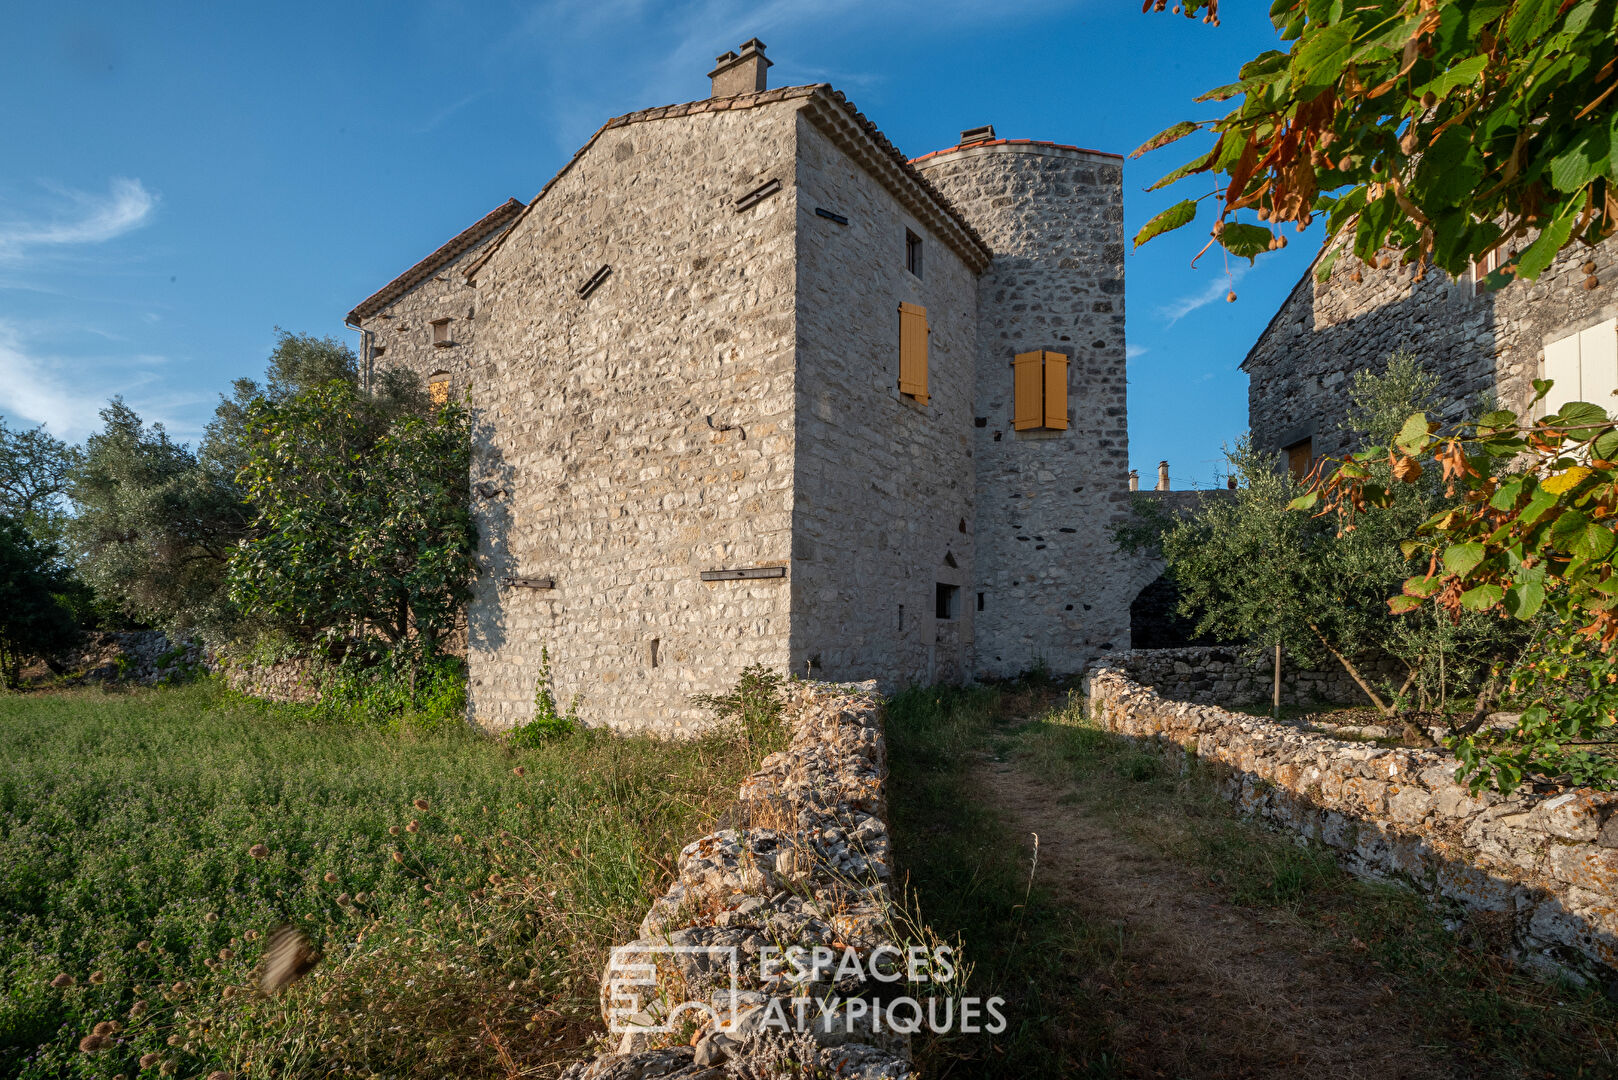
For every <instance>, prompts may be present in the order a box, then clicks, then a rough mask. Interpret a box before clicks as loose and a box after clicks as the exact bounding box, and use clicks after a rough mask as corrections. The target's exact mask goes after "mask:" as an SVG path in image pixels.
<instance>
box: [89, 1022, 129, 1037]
mask: <svg viewBox="0 0 1618 1080" xmlns="http://www.w3.org/2000/svg"><path fill="white" fill-rule="evenodd" d="M122 1028H123V1025H122V1024H120V1023H119V1022H118V1021H116V1020H103V1021H101V1022H100V1023H99V1024H97V1025H96V1026H95V1027H93V1028H91V1029H90V1034H92V1035H94V1036H96V1037H98V1038H102V1039H105V1038H106V1037H107V1036H109V1035H116V1034H118V1032H119V1030H121V1029H122Z"/></svg>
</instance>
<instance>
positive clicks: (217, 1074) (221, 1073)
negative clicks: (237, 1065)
mask: <svg viewBox="0 0 1618 1080" xmlns="http://www.w3.org/2000/svg"><path fill="white" fill-rule="evenodd" d="M208 1080H230V1074H229V1073H228V1072H226V1071H225V1070H223V1069H215V1070H214V1071H213V1072H211V1073H209V1074H208Z"/></svg>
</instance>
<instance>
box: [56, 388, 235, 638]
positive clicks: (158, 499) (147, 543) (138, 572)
mask: <svg viewBox="0 0 1618 1080" xmlns="http://www.w3.org/2000/svg"><path fill="white" fill-rule="evenodd" d="M101 419H102V422H103V427H102V430H101V431H100V432H98V433H96V434H94V435H92V436H90V438H89V440H88V441H87V442H86V444H85V448H84V455H83V458H82V460H81V461H80V462H79V463H78V465H77V467H76V468H75V469H74V470H73V472H72V475H71V478H70V481H69V486H68V494H69V497H70V498H71V499H72V504H73V511H74V513H73V516H72V517H71V518H70V519H69V521H68V522H67V526H66V533H67V537H68V543H69V547H70V551H71V555H72V559H73V563H74V566H75V568H76V570H77V573H78V574H79V576H81V577H82V578H83V579H84V580H85V582H87V583H88V584H89V585H90V587H91V588H93V589H94V590H95V592H96V594H97V595H98V596H99V597H101V598H103V599H104V600H105V601H107V602H108V603H110V604H111V605H112V606H114V607H115V608H117V609H118V610H121V611H123V612H124V613H125V614H127V615H129V616H131V617H133V618H135V619H138V620H140V621H142V622H146V623H150V624H152V625H155V626H159V627H162V628H163V629H164V630H167V631H170V632H171V633H173V634H175V635H181V634H184V633H187V632H189V631H193V630H198V631H202V632H203V633H204V634H206V635H208V636H210V637H213V638H216V639H218V638H223V637H225V636H228V634H229V633H230V629H231V628H232V627H234V626H235V624H236V622H237V618H238V617H237V613H236V612H235V611H233V610H232V608H231V607H230V604H229V602H228V599H227V597H226V595H225V588H224V574H225V568H226V565H227V563H228V562H229V559H230V554H231V551H232V550H233V548H234V547H235V544H236V542H237V541H238V540H239V539H240V538H241V537H242V536H243V535H245V532H246V528H247V519H248V509H247V506H246V504H245V503H244V502H243V499H242V492H241V490H240V488H238V487H237V486H236V483H235V481H234V480H233V478H232V477H231V476H230V475H229V474H228V473H227V472H225V471H224V470H223V469H221V468H220V467H218V466H216V465H212V464H210V463H208V462H205V461H201V460H199V459H198V458H197V456H196V455H195V454H193V453H192V452H191V451H190V450H189V449H187V448H186V447H185V446H184V445H182V444H180V443H176V442H174V441H173V440H172V439H170V438H169V436H168V433H167V432H166V431H164V430H163V425H161V424H153V425H147V424H145V423H144V422H143V421H142V420H141V418H140V417H139V416H138V415H136V413H135V411H134V410H133V409H131V408H130V407H129V406H128V405H125V404H124V402H123V401H122V399H120V398H114V399H113V400H112V401H111V403H110V404H108V406H107V407H106V408H105V409H103V410H101Z"/></svg>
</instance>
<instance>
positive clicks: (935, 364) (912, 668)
mask: <svg viewBox="0 0 1618 1080" xmlns="http://www.w3.org/2000/svg"><path fill="white" fill-rule="evenodd" d="M768 64H769V62H768V61H767V60H765V59H764V54H763V46H762V45H761V44H760V43H758V42H757V41H753V42H749V43H747V45H746V46H744V47H743V48H742V49H741V50H740V52H739V53H736V54H726V55H725V56H723V57H721V58H720V61H719V63H718V65H717V67H716V68H715V71H714V72H713V73H712V74H713V80H714V81H713V90H714V92H713V96H711V97H709V98H706V99H703V100H699V101H694V102H690V103H687V104H683V105H673V106H664V107H660V108H654V109H646V110H642V111H640V112H636V113H631V114H629V115H627V116H621V117H618V118H616V119H613V120H610V121H608V122H607V123H606V124H605V125H604V126H603V127H602V128H601V130H599V131H598V132H597V133H596V134H595V135H594V136H593V137H592V138H591V139H590V141H589V142H588V143H586V145H585V146H584V147H583V148H581V149H580V150H579V152H578V153H577V154H575V155H574V157H573V159H572V160H571V161H570V162H569V163H568V164H567V165H566V166H565V167H564V168H563V170H562V171H561V172H560V173H559V174H558V175H557V176H556V177H554V178H553V179H552V180H551V181H550V182H549V183H547V184H546V186H545V187H544V189H543V190H542V191H541V192H540V193H539V195H538V196H536V197H535V198H534V199H533V200H532V201H531V202H530V203H529V204H528V205H527V206H526V207H522V208H520V209H516V208H513V207H512V206H511V205H509V204H508V205H507V206H503V207H500V208H498V209H497V210H496V211H494V212H493V213H491V214H490V215H488V216H487V217H486V218H484V219H483V220H482V221H480V222H479V223H477V224H476V225H474V226H473V227H471V228H469V229H468V230H466V231H465V232H463V233H462V234H460V235H459V236H457V237H456V238H455V239H453V240H452V241H450V242H449V243H448V244H446V245H445V246H444V247H443V248H441V249H440V250H439V252H437V253H435V254H434V255H433V256H429V257H428V258H427V259H424V260H423V261H422V262H421V263H418V264H417V266H415V267H413V268H412V269H411V270H410V271H407V272H406V274H404V275H401V277H400V278H399V279H396V280H395V281H394V282H392V283H390V284H389V285H388V286H386V287H385V288H384V289H382V290H381V291H379V292H378V293H377V294H376V295H375V296H373V297H371V298H370V299H368V300H367V301H365V302H364V303H362V304H361V305H359V306H358V307H356V309H355V311H354V313H353V315H352V316H351V319H352V321H353V322H354V324H355V325H357V326H359V327H360V328H361V329H362V331H363V332H364V336H365V340H366V342H367V343H368V344H367V347H366V357H367V362H368V364H370V365H372V366H374V367H375V368H376V369H377V370H381V369H385V368H387V367H389V366H390V365H397V366H400V367H404V368H407V369H409V370H413V371H415V372H416V373H417V374H419V375H420V376H421V377H422V378H424V379H429V380H431V379H437V380H439V383H438V385H440V386H446V387H447V391H448V392H450V393H455V394H457V395H459V394H462V393H465V394H467V395H469V397H470V401H471V405H472V409H473V415H474V422H475V426H476V434H475V445H474V450H475V464H474V475H473V478H472V479H473V488H474V492H475V507H474V509H475V512H476V515H477V518H478V522H479V526H480V533H481V550H480V552H479V555H480V564H481V567H482V572H481V574H480V576H479V578H478V580H477V583H476V586H475V596H474V598H473V600H472V602H471V604H470V607H469V611H468V624H469V625H468V665H469V681H470V690H469V697H470V712H471V714H472V717H473V719H475V720H476V721H478V722H480V723H482V724H485V725H487V726H491V727H509V726H511V725H513V724H518V723H522V722H524V721H526V720H527V719H528V718H529V717H530V716H531V715H532V709H533V701H534V696H535V688H536V687H535V680H536V677H537V675H538V672H539V668H540V661H541V656H542V652H543V653H545V654H548V655H549V656H550V658H551V661H552V667H553V671H554V678H555V684H556V685H555V689H556V692H557V695H558V697H559V699H560V700H562V701H568V700H572V699H574V698H575V697H576V698H577V700H578V702H579V707H580V710H581V714H582V716H583V717H584V719H585V720H586V722H588V723H592V724H609V725H612V726H615V727H619V728H623V729H644V730H655V731H659V732H662V733H666V734H678V733H683V732H687V731H690V730H693V729H694V728H695V727H697V726H699V725H700V724H702V723H704V722H705V720H706V714H705V713H704V712H703V711H702V710H700V709H698V708H697V707H695V706H694V705H692V704H691V701H690V698H691V696H692V695H693V694H698V693H707V692H716V691H719V690H722V689H723V688H725V687H727V686H729V685H731V684H732V683H733V682H734V681H735V679H736V677H737V675H738V674H739V673H740V672H741V670H742V669H743V668H745V667H746V666H748V665H749V664H764V665H767V666H769V667H772V668H774V669H776V670H781V669H786V670H790V671H792V672H793V673H795V674H799V675H809V676H811V677H815V678H826V679H835V680H850V679H867V678H878V679H881V680H883V682H884V684H885V685H895V684H903V683H905V682H909V681H912V680H913V681H919V682H935V681H950V680H958V679H965V678H970V677H972V676H975V675H985V674H987V675H1009V674H1014V673H1016V672H1018V671H1021V670H1024V669H1026V668H1029V667H1031V666H1033V665H1034V664H1035V663H1037V662H1038V661H1040V660H1044V661H1045V662H1046V663H1048V664H1049V665H1050V666H1051V667H1052V668H1053V669H1055V670H1057V671H1061V672H1077V671H1079V670H1082V668H1083V667H1084V665H1085V664H1086V663H1088V662H1089V661H1090V660H1092V659H1094V658H1095V657H1097V656H1099V655H1102V654H1103V653H1105V652H1107V651H1109V650H1114V649H1120V650H1121V649H1125V648H1128V646H1129V626H1128V618H1127V612H1128V609H1129V601H1130V599H1131V598H1132V597H1133V595H1134V592H1135V591H1137V590H1138V587H1139V585H1140V584H1141V583H1143V581H1144V580H1145V579H1144V578H1142V577H1141V576H1140V572H1139V570H1138V568H1134V567H1132V566H1131V565H1130V562H1129V560H1128V559H1127V558H1126V557H1125V556H1124V555H1122V554H1121V553H1119V552H1118V551H1116V550H1115V548H1114V547H1113V545H1112V542H1111V539H1110V535H1109V527H1110V525H1111V524H1112V522H1113V521H1114V520H1115V519H1117V518H1118V517H1119V516H1120V515H1122V514H1124V513H1125V512H1126V508H1127V504H1126V500H1127V449H1128V447H1127V431H1126V414H1125V377H1124V359H1125V349H1124V309H1123V292H1124V269H1123V253H1124V239H1123V212H1122V168H1121V161H1120V159H1119V158H1118V157H1117V155H1113V154H1106V153H1099V152H1096V151H1090V150H1082V149H1079V148H1077V147H1072V146H1061V145H1056V144H1052V143H1038V142H1032V141H1029V140H1008V139H1001V138H998V137H997V136H996V135H995V133H994V132H993V130H992V129H990V128H981V129H975V130H972V131H969V132H963V133H962V137H961V141H960V144H959V145H957V146H954V147H951V148H949V149H947V150H944V151H939V152H937V153H935V154H930V155H927V156H925V157H923V158H919V159H916V160H914V161H912V160H909V159H907V158H906V157H905V156H904V155H903V154H901V153H900V152H899V151H898V150H897V149H896V148H895V147H894V146H893V145H892V144H891V143H890V142H889V141H888V140H887V138H886V137H885V136H883V134H882V133H881V132H880V131H879V130H878V129H877V128H876V126H875V125H874V124H872V123H871V122H870V121H869V120H867V119H866V118H865V117H864V116H863V115H861V114H860V113H859V112H858V111H857V110H856V109H855V108H854V106H853V105H852V104H850V103H849V102H848V101H847V99H846V98H844V97H843V96H842V95H841V94H839V93H837V92H836V91H835V90H833V89H832V88H831V87H829V86H825V85H812V86H799V87H787V88H783V89H776V90H770V89H763V87H764V85H765V69H766V68H767V67H768ZM901 356H903V357H904V362H905V364H906V365H908V366H907V367H906V369H905V370H904V371H903V372H901ZM1019 357H1022V358H1024V359H1023V360H1022V361H1020V362H1022V363H1024V364H1025V367H1024V368H1019V369H1018V370H1022V371H1026V370H1027V367H1026V364H1027V363H1028V361H1027V358H1028V357H1033V358H1034V361H1033V362H1034V363H1035V364H1037V365H1039V370H1040V371H1043V372H1046V374H1045V376H1044V381H1043V382H1041V381H1040V380H1039V379H1037V378H1036V379H1035V380H1034V381H1033V382H1032V383H1027V384H1019V385H1023V386H1024V389H1022V390H1017V391H1015V392H1014V369H1013V364H1014V362H1019V361H1018V358H1019ZM901 384H902V385H901ZM1030 393H1031V394H1032V395H1033V398H1032V399H1030V398H1029V397H1028V395H1029V394H1030ZM1019 394H1020V395H1022V396H1021V397H1019V396H1018V395H1019ZM1030 408H1032V411H1033V413H1034V414H1035V418H1034V419H1033V420H1029V419H1027V418H1026V417H1019V416H1018V415H1014V414H1015V413H1017V411H1018V410H1019V409H1021V410H1023V412H1028V411H1029V409H1030ZM1148 576H1149V575H1148Z"/></svg>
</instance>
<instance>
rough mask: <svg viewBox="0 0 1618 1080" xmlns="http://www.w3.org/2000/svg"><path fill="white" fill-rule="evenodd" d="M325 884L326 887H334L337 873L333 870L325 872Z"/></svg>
mask: <svg viewBox="0 0 1618 1080" xmlns="http://www.w3.org/2000/svg"><path fill="white" fill-rule="evenodd" d="M326 884H327V885H335V884H337V871H335V870H327V871H326Z"/></svg>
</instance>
